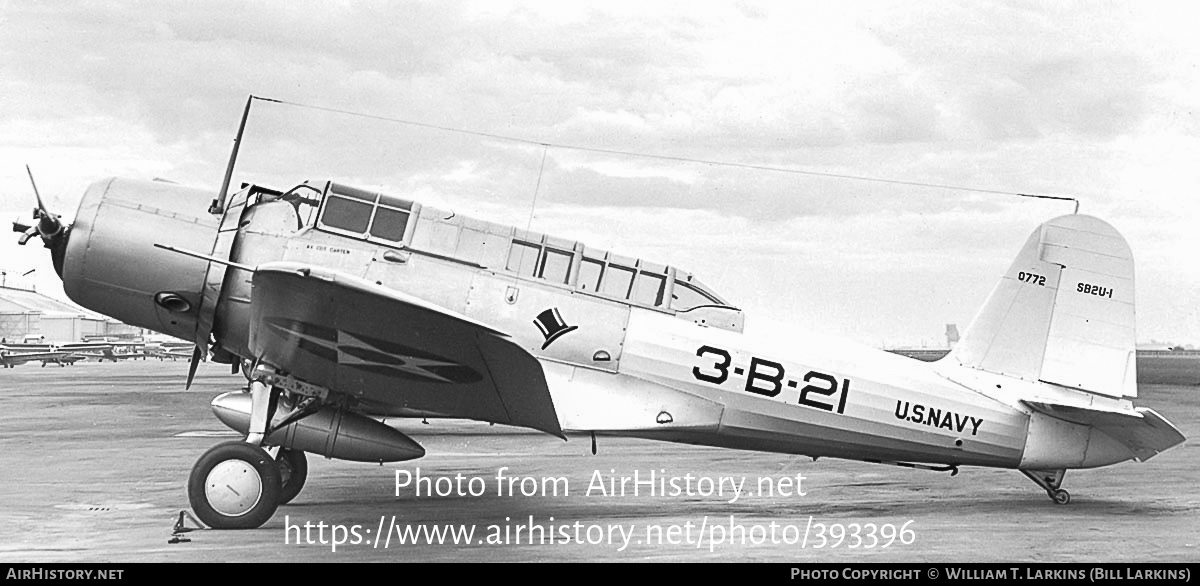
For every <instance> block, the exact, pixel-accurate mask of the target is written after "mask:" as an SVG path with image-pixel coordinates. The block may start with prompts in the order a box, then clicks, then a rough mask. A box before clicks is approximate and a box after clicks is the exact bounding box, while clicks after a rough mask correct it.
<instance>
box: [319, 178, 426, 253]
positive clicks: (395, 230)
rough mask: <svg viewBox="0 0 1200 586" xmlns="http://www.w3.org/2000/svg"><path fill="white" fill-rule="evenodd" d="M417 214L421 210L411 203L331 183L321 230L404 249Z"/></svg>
mask: <svg viewBox="0 0 1200 586" xmlns="http://www.w3.org/2000/svg"><path fill="white" fill-rule="evenodd" d="M418 211H420V206H418V205H415V204H413V202H411V201H408V200H404V199H400V198H398V197H392V196H388V195H383V194H379V193H372V192H370V191H365V190H362V189H358V188H354V187H348V186H345V185H339V184H337V183H330V184H329V186H328V188H326V191H325V202H324V204H323V206H322V208H321V217H320V222H319V224H318V226H319V227H320V228H323V229H326V230H330V231H332V232H338V233H342V234H345V235H347V236H354V237H357V238H365V239H366V240H370V241H375V242H380V243H381V244H387V245H391V246H404V245H405V244H406V243H407V236H408V233H409V225H410V224H412V223H413V222H412V220H413V217H414V216H415V214H416V212H418Z"/></svg>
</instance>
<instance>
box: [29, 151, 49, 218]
mask: <svg viewBox="0 0 1200 586" xmlns="http://www.w3.org/2000/svg"><path fill="white" fill-rule="evenodd" d="M25 172H26V173H28V174H29V183H30V185H33V197H35V198H37V204H38V209H39V210H42V213H43V214H46V215H49V214H50V212H49V211H48V210H46V204H44V203H42V194H41V193H38V188H37V182H36V181H34V180H33V170H32V169H30V168H29V164H28V163H26V164H25Z"/></svg>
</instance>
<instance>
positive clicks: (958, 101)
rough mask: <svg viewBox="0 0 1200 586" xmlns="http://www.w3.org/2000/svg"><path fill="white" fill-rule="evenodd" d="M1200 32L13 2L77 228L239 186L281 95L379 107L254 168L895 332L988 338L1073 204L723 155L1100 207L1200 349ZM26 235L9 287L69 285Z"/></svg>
mask: <svg viewBox="0 0 1200 586" xmlns="http://www.w3.org/2000/svg"><path fill="white" fill-rule="evenodd" d="M1197 22H1200V5H1198V4H1196V3H1194V2H1165V1H1164V2H1153V3H1150V2H1132V1H1131V2H1102V3H1100V2H1089V3H1082V2H983V1H981V2H957V1H946V2H940V1H929V2H921V3H912V2H837V3H830V2H822V3H817V2H783V1H780V2H752V1H746V2H714V3H706V2H690V1H689V2H680V3H660V2H652V1H645V0H642V1H638V2H619V1H618V2H614V1H606V2H595V3H585V2H570V1H555V2H502V1H496V0H487V1H480V2H450V1H445V0H438V1H436V2H333V1H326V2H254V3H245V2H215V1H202V2H169V1H165V2H144V3H139V2H109V1H106V2H83V3H76V2H53V3H50V2H46V3H41V2H22V1H11V0H9V1H6V0H0V186H3V187H2V188H0V214H2V215H3V217H4V219H5V220H9V219H18V218H21V219H27V218H28V214H29V209H30V208H31V207H32V202H33V195H32V190H31V189H30V187H29V181H28V178H27V177H26V175H25V168H24V165H25V164H29V165H30V166H31V167H32V169H33V171H34V174H35V177H36V178H37V181H38V186H39V188H40V190H41V192H42V195H43V197H44V198H45V199H46V201H47V203H48V205H49V206H50V207H51V208H52V209H53V210H54V211H56V212H57V213H61V214H63V216H64V217H65V218H68V219H69V218H71V217H73V215H74V209H75V206H76V205H77V203H78V200H79V198H80V197H81V196H82V194H83V191H84V189H85V188H86V186H87V185H88V184H90V183H91V182H92V181H95V180H97V179H100V178H103V177H108V176H114V175H115V176H125V177H136V178H143V179H150V178H164V179H169V180H172V181H176V182H179V183H183V184H188V185H193V186H198V187H204V188H208V189H211V190H212V191H213V192H214V193H215V192H216V191H217V189H218V188H219V186H220V182H221V178H222V175H223V173H224V168H225V164H226V161H227V159H228V156H229V149H230V146H231V144H232V140H233V137H234V135H235V132H236V130H237V125H238V120H239V118H240V116H241V114H242V108H243V106H244V104H245V103H246V99H247V96H249V95H256V96H263V97H269V98H274V99H279V100H284V101H286V102H290V103H294V104H306V105H315V106H320V107H322V108H327V109H331V110H337V111H347V112H356V113H362V114H368V115H370V116H373V117H374V118H367V117H362V116H353V115H348V114H343V113H339V112H334V111H330V110H318V109H313V108H308V107H300V106H295V105H285V104H276V103H269V102H257V101H256V102H255V103H254V106H253V109H252V113H251V117H250V121H249V123H248V125H247V129H246V134H245V137H244V139H243V143H242V149H241V156H240V157H239V161H238V165H237V168H236V172H235V176H234V180H235V182H237V181H254V182H259V183H264V184H267V185H271V186H274V187H283V188H286V187H289V186H291V185H294V184H297V183H300V182H302V181H304V180H307V179H320V180H324V179H333V180H337V181H340V182H343V183H349V184H353V185H358V186H362V187H369V188H375V189H380V190H384V191H387V192H389V193H393V194H396V195H400V196H406V197H411V198H414V199H417V200H419V201H422V202H425V203H428V204H432V205H437V206H440V207H449V208H452V209H454V210H455V211H456V212H459V213H463V214H466V215H473V216H477V217H481V218H484V219H490V220H495V221H502V222H507V223H511V224H514V225H517V226H520V227H525V226H530V227H532V228H533V229H534V230H537V231H542V232H547V233H551V234H554V235H557V236H562V237H567V238H571V239H574V240H580V241H583V242H585V243H587V244H589V245H593V246H597V247H600V248H607V249H611V250H613V251H616V252H619V253H622V254H625V255H628V256H638V257H642V258H646V259H651V260H654V261H657V262H664V263H667V264H671V265H674V266H677V267H679V268H681V269H683V270H686V271H689V272H692V273H694V274H696V275H697V277H698V278H699V279H700V280H701V281H703V282H704V283H706V284H707V285H709V286H710V287H711V288H713V289H714V290H716V291H718V292H719V293H720V294H721V295H723V296H724V297H726V298H727V299H728V300H730V301H731V302H732V303H733V304H735V305H737V306H739V307H742V308H744V309H745V310H746V312H747V329H748V330H751V329H753V328H754V327H755V326H756V324H771V325H776V326H778V325H780V324H793V325H794V326H793V325H787V326H785V327H788V328H791V327H794V328H795V330H794V331H795V332H796V335H809V334H808V333H806V332H816V333H833V334H837V335H841V336H844V337H847V338H851V339H855V340H858V341H860V342H863V343H867V344H870V345H873V346H920V345H929V346H940V345H942V344H943V343H944V338H943V333H944V328H945V324H947V323H956V324H958V325H959V329H960V330H961V329H965V327H966V326H967V324H969V323H970V321H971V319H972V318H973V317H974V314H975V312H976V311H977V310H978V309H979V307H980V306H981V305H982V304H983V301H984V300H985V298H986V297H987V294H988V293H989V292H990V291H991V289H992V287H993V286H994V285H995V283H996V281H997V280H998V279H999V277H1000V275H1001V274H1002V273H1003V272H1004V271H1005V270H1006V269H1007V267H1008V265H1009V263H1010V262H1011V260H1012V258H1013V257H1014V256H1015V255H1016V253H1017V251H1018V250H1019V248H1020V247H1021V245H1022V244H1023V243H1024V241H1025V239H1026V237H1028V235H1029V233H1030V232H1032V231H1033V230H1034V229H1035V228H1036V227H1037V226H1038V224H1040V223H1041V222H1043V221H1045V220H1047V219H1050V218H1052V217H1054V216H1057V215H1061V214H1066V213H1071V212H1072V211H1073V204H1071V203H1069V202H1061V201H1046V200H1033V199H1028V198H1019V197H1015V196H1011V195H1003V194H996V193H983V192H978V191H966V190H956V189H944V188H938V187H925V186H919V185H911V184H901V183H883V182H870V181H860V180H853V179H845V178H834V177H828V176H819V175H811V174H803V173H789V172H780V171H771V170H764V169H754V168H747V167H734V166H727V165H718V164H713V162H724V163H734V164H738V165H749V166H758V167H774V168H782V169H789V170H794V171H803V172H813V173H823V174H832V175H852V176H865V177H873V178H884V179H891V180H897V181H902V182H910V183H925V184H938V185H953V186H960V187H970V188H976V189H982V190H992V191H1000V192H1020V193H1037V194H1047V195H1056V196H1067V197H1076V198H1078V199H1079V200H1080V202H1081V209H1080V211H1081V212H1082V213H1087V214H1091V215H1095V216H1098V217H1100V218H1102V219H1104V220H1106V221H1108V222H1109V223H1111V224H1112V225H1113V226H1115V227H1116V228H1117V229H1118V230H1119V231H1120V232H1121V233H1122V234H1124V236H1125V237H1126V239H1127V240H1128V241H1129V243H1130V245H1131V247H1132V249H1133V252H1134V256H1135V259H1136V263H1137V265H1136V267H1137V280H1136V287H1137V293H1136V302H1137V312H1138V339H1139V341H1141V342H1149V341H1151V340H1155V341H1160V342H1174V343H1192V344H1196V343H1200V309H1198V307H1200V303H1198V302H1200V262H1197V259H1196V255H1197V252H1198V251H1200V229H1198V226H1200V222H1198V221H1200V198H1197V193H1196V191H1197V188H1198V187H1200V114H1198V113H1197V106H1198V105H1200V83H1198V81H1200V72H1198V70H1197V64H1198V63H1200V35H1197V34H1195V33H1196V31H1195V28H1196V26H1195V23H1197ZM384 119H391V120H403V121H408V122H415V123H419V124H421V125H425V126H421V125H413V124H404V123H398V122H392V121H389V120H384ZM434 127H440V128H444V129H456V130H466V131H470V132H474V133H480V134H467V133H462V132H452V131H448V130H442V129H438V128H434ZM481 134H482V135H490V136H482V135H481ZM501 137H512V138H518V139H522V140H520V141H513V140H507V139H505V138H501ZM546 145H549V146H546ZM572 147H584V148H585V149H591V150H580V149H576V148H572ZM597 151H613V152H597ZM616 152H622V153H638V154H652V155H660V156H663V157H669V158H648V157H642V156H634V155H627V154H616ZM681 159H688V160H699V161H707V162H690V161H688V160H681ZM207 203H208V202H207V201H202V202H197V210H201V209H203V207H205V206H206V205H207ZM15 240H16V234H12V235H10V236H7V237H4V238H3V242H2V243H0V270H3V271H6V272H7V273H8V276H7V277H6V278H7V279H9V280H10V282H17V283H25V284H34V285H36V286H37V288H38V290H39V291H42V292H45V293H47V294H50V295H52V296H61V295H62V293H61V287H60V286H58V285H57V283H56V281H57V278H56V277H55V276H54V274H53V269H52V268H51V267H50V264H49V262H48V255H46V254H44V253H43V251H38V250H33V249H32V248H29V247H27V248H19V247H17V246H16V245H15ZM30 270H33V271H34V272H33V273H32V274H30V275H28V276H27V277H24V278H20V277H19V275H22V274H24V273H26V272H28V271H30ZM14 280H15V281H14Z"/></svg>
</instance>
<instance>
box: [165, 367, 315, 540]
mask: <svg viewBox="0 0 1200 586" xmlns="http://www.w3.org/2000/svg"><path fill="white" fill-rule="evenodd" d="M250 398H251V402H252V404H253V407H252V408H251V412H250V429H249V432H248V433H247V434H246V441H244V442H225V443H222V444H218V445H216V446H214V447H213V448H212V449H210V450H209V451H207V452H205V453H204V455H203V456H200V459H199V460H197V461H196V465H195V466H193V467H192V473H191V476H190V477H189V478H188V500H189V501H190V502H191V504H192V510H194V511H196V516H197V517H200V520H201V521H203V522H204V523H205V524H206V525H208V526H209V527H213V528H217V529H255V528H257V527H261V526H262V524H263V523H266V522H267V520H268V519H270V518H271V515H274V514H275V509H276V508H278V507H279V505H280V504H282V503H285V502H287V501H288V500H291V499H292V498H295V496H296V495H297V494H299V493H300V488H301V487H303V486H304V478H305V476H306V475H307V473H308V465H307V462H306V461H305V460H304V454H303V453H298V457H297V455H296V454H293V455H285V452H286V451H285V450H281V451H280V456H281V458H282V459H283V460H280V461H277V460H276V459H275V458H272V457H271V455H270V454H268V453H267V451H266V450H264V449H263V448H262V447H261V446H262V442H263V439H264V438H265V437H266V434H267V424H268V422H270V421H271V418H272V416H273V415H274V413H275V407H276V406H277V404H278V399H279V391H278V390H277V389H273V388H271V387H270V386H267V385H266V384H264V383H263V382H261V381H257V380H253V381H251V382H250ZM285 460H286V464H281V463H280V462H281V461H285ZM285 469H286V470H285ZM285 471H286V473H287V480H288V483H287V484H286V485H285V483H284V479H283V475H284V472H285ZM297 471H299V472H300V474H296V472H297ZM297 480H298V482H297ZM285 488H286V489H287V491H288V494H290V496H289V497H288V498H287V500H284V499H283V496H284V495H285V493H284V490H285Z"/></svg>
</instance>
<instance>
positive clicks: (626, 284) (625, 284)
mask: <svg viewBox="0 0 1200 586" xmlns="http://www.w3.org/2000/svg"><path fill="white" fill-rule="evenodd" d="M634 273H635V271H634V270H633V269H631V268H627V267H623V266H620V265H608V270H607V271H605V275H604V280H603V281H602V282H601V283H600V292H601V293H603V294H604V295H611V296H613V297H618V298H621V299H626V298H628V297H629V289H630V286H631V285H633V275H634Z"/></svg>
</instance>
